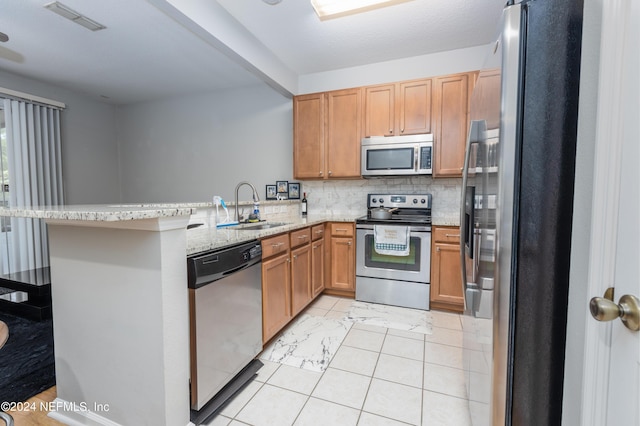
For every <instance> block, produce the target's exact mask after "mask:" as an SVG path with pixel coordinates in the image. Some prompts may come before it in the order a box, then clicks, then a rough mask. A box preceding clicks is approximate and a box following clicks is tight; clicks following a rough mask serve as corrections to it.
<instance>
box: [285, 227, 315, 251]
mask: <svg viewBox="0 0 640 426" xmlns="http://www.w3.org/2000/svg"><path fill="white" fill-rule="evenodd" d="M290 236H291V248H293V247H298V246H300V245H302V244H307V243H308V242H309V241H311V229H309V228H304V229H300V230H298V231H293V232H291V234H290Z"/></svg>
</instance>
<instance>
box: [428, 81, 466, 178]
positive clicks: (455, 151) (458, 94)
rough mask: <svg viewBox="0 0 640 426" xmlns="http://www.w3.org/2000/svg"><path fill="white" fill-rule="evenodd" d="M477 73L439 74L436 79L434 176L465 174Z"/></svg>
mask: <svg viewBox="0 0 640 426" xmlns="http://www.w3.org/2000/svg"><path fill="white" fill-rule="evenodd" d="M474 76H475V73H465V74H456V75H451V76H446V77H439V78H435V79H434V80H433V82H434V103H433V104H434V112H433V118H434V122H435V135H434V154H435V160H434V169H433V176H434V177H456V176H457V177H459V176H462V167H463V166H464V150H465V146H466V140H467V132H468V127H469V94H470V90H469V89H470V87H471V86H472V85H473V81H474Z"/></svg>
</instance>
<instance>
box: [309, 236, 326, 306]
mask: <svg viewBox="0 0 640 426" xmlns="http://www.w3.org/2000/svg"><path fill="white" fill-rule="evenodd" d="M322 290H324V238H321V239H319V240H316V241H313V242H312V243H311V294H312V297H316V296H318V295H319V294H320V293H322Z"/></svg>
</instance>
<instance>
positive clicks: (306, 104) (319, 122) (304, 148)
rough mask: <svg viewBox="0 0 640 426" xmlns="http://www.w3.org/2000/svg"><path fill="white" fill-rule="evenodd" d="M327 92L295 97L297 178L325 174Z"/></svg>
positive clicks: (294, 157) (294, 123)
mask: <svg viewBox="0 0 640 426" xmlns="http://www.w3.org/2000/svg"><path fill="white" fill-rule="evenodd" d="M324 99H325V98H324V94H323V93H314V94H311V95H302V96H295V97H294V98H293V176H294V177H295V178H296V179H322V178H323V177H324V124H325V123H324V122H325V117H324V114H325V101H324Z"/></svg>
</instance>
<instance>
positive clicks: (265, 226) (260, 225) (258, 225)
mask: <svg viewBox="0 0 640 426" xmlns="http://www.w3.org/2000/svg"><path fill="white" fill-rule="evenodd" d="M285 225H289V224H288V223H285V222H267V223H256V224H254V225H241V226H239V227H238V228H236V229H237V230H238V231H258V230H260V229H270V228H277V227H278V226H285Z"/></svg>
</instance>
